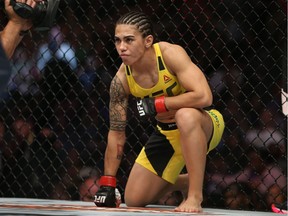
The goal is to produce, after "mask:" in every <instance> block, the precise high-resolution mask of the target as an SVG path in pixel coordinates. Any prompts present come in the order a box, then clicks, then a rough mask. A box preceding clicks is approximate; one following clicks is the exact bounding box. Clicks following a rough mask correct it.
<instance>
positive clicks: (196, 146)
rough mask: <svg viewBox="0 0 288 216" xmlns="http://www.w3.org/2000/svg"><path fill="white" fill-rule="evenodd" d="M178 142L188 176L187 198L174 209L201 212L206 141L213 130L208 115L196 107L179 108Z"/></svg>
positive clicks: (177, 116) (177, 117)
mask: <svg viewBox="0 0 288 216" xmlns="http://www.w3.org/2000/svg"><path fill="white" fill-rule="evenodd" d="M176 123H177V126H178V128H179V131H180V142H181V146H182V152H183V157H184V160H185V162H186V168H187V171H188V178H189V189H188V197H187V199H186V200H185V201H184V202H183V203H182V204H181V205H180V206H179V207H178V208H176V209H175V210H176V211H183V212H201V211H202V207H201V203H202V200H203V194H202V190H203V181H204V173H205V164H206V154H207V143H208V140H209V139H210V137H211V134H212V131H213V124H212V121H211V118H210V116H209V115H208V114H207V113H206V112H205V111H200V110H197V109H191V108H190V109H188V108H187V109H186V108H185V109H180V110H178V111H177V113H176Z"/></svg>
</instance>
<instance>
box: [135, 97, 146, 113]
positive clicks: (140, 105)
mask: <svg viewBox="0 0 288 216" xmlns="http://www.w3.org/2000/svg"><path fill="white" fill-rule="evenodd" d="M137 109H138V112H139V115H140V116H145V111H144V108H143V103H142V100H138V101H137Z"/></svg>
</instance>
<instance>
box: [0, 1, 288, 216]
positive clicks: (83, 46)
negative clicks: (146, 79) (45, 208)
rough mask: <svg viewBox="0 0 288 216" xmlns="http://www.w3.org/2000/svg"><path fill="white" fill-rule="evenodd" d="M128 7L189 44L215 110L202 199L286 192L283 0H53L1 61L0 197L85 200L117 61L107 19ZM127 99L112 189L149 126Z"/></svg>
mask: <svg viewBox="0 0 288 216" xmlns="http://www.w3.org/2000/svg"><path fill="white" fill-rule="evenodd" d="M2 8H4V7H3V6H2ZM129 10H141V11H143V12H145V13H147V14H148V15H150V17H151V19H152V21H153V22H154V25H155V30H156V33H157V36H158V39H160V40H165V41H169V42H173V43H177V44H180V45H182V46H183V47H184V48H185V49H186V50H187V52H188V54H189V55H190V57H191V59H192V60H193V62H194V63H196V64H197V65H198V66H199V67H200V68H201V69H202V70H203V72H204V73H205V75H206V76H207V78H208V80H209V83H210V84H211V88H212V90H213V93H214V104H213V106H215V107H216V108H217V109H219V110H220V111H221V112H222V113H223V116H224V118H225V122H226V129H225V133H224V136H223V140H222V142H221V143H220V145H219V146H218V147H217V149H215V150H214V151H212V152H211V153H210V154H209V155H208V161H207V169H206V175H205V184H204V202H203V206H204V207H216V208H230V209H249V210H264V211H266V210H269V209H270V205H271V203H273V202H284V201H286V200H287V151H286V150H287V147H286V146H287V116H285V115H284V114H283V112H282V104H283V103H285V100H284V101H281V96H284V92H287V73H286V72H287V49H286V48H287V26H286V25H287V2H286V1H284V0H275V1H268V0H264V1H263V0H262V1H260V0H254V1H240V0H223V1H198V0H187V1H186V0H183V1H181V0H176V1H168V0H167V1H164V0H162V1H160V0H158V1H150V0H141V1H140V0H114V1H112V0H93V1H92V0H86V1H84V0H74V1H72V0H61V2H60V7H59V11H58V14H57V18H56V23H55V26H54V27H53V28H52V29H51V31H49V32H32V33H31V34H30V35H28V36H25V38H24V40H23V41H22V43H21V44H20V45H19V47H18V48H17V50H16V52H15V54H14V56H13V58H12V59H11V64H12V66H13V73H12V75H11V78H10V81H9V83H8V84H7V88H6V90H7V91H6V92H4V93H2V95H1V99H0V102H1V103H0V150H1V175H0V178H1V180H0V195H1V196H2V197H29V198H34V197H35V198H49V199H67V200H80V199H82V200H83V199H84V198H83V196H82V194H81V193H82V192H81V191H82V190H83V182H84V181H85V180H87V179H88V178H96V179H97V178H98V177H99V175H101V173H102V171H103V157H104V151H105V147H106V137H107V133H108V127H109V119H108V102H109V92H108V91H109V85H110V81H111V79H112V77H113V76H114V74H115V73H116V71H117V67H118V66H119V65H120V64H121V60H120V58H119V57H118V54H117V52H116V49H115V47H114V41H113V40H114V23H115V21H116V20H117V19H118V17H119V16H120V15H122V14H123V13H125V12H127V11H129ZM6 22H7V17H6V15H5V13H4V9H3V10H1V26H2V27H4V26H5V23H6ZM281 89H283V91H284V92H282V93H281ZM286 101H287V98H286ZM130 102H131V106H130V107H131V109H130V110H129V111H128V112H129V121H128V126H127V130H126V131H127V144H126V148H125V156H124V159H123V161H122V163H121V167H120V170H119V172H118V176H117V178H118V180H119V189H120V192H121V193H122V194H123V191H124V188H125V184H126V181H127V177H128V174H129V171H130V169H131V167H132V165H133V163H134V160H135V158H136V156H137V154H138V153H139V152H140V149H141V147H142V146H143V144H145V141H146V140H147V138H148V136H149V134H150V133H151V132H152V130H153V126H152V124H151V123H153V122H147V123H143V122H140V121H139V119H138V115H137V113H136V112H135V109H134V107H135V108H136V105H135V101H134V100H133V99H132V98H131V101H130ZM286 103H287V102H286ZM86 189H87V188H86ZM90 189H91V193H92V195H93V192H92V188H90ZM96 189H97V187H96ZM84 190H85V189H84ZM86 191H87V190H86Z"/></svg>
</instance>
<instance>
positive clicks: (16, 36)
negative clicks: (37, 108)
mask: <svg viewBox="0 0 288 216" xmlns="http://www.w3.org/2000/svg"><path fill="white" fill-rule="evenodd" d="M15 1H16V2H21V3H25V4H27V5H28V6H30V7H32V8H34V7H35V6H36V2H41V0H27V1H23V0H15ZM5 11H6V13H7V16H8V19H9V20H8V23H7V24H6V26H5V27H4V29H3V30H2V31H1V32H0V93H2V91H3V90H4V89H5V87H6V84H7V82H8V79H9V77H10V73H11V68H10V62H9V59H11V57H12V55H13V54H14V51H15V49H16V47H17V46H18V45H19V43H20V42H21V41H22V39H23V37H24V35H25V34H26V33H27V31H28V30H29V29H31V28H32V26H33V23H32V20H31V19H24V18H21V17H20V16H18V15H17V14H16V13H15V11H14V9H13V7H12V5H11V4H10V0H5Z"/></svg>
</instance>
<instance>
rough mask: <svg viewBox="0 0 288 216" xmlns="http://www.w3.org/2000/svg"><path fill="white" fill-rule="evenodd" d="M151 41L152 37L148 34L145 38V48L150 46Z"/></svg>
mask: <svg viewBox="0 0 288 216" xmlns="http://www.w3.org/2000/svg"><path fill="white" fill-rule="evenodd" d="M153 41H154V37H153V36H152V35H148V36H147V37H146V38H145V46H146V48H149V47H150V46H152V45H153Z"/></svg>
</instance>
